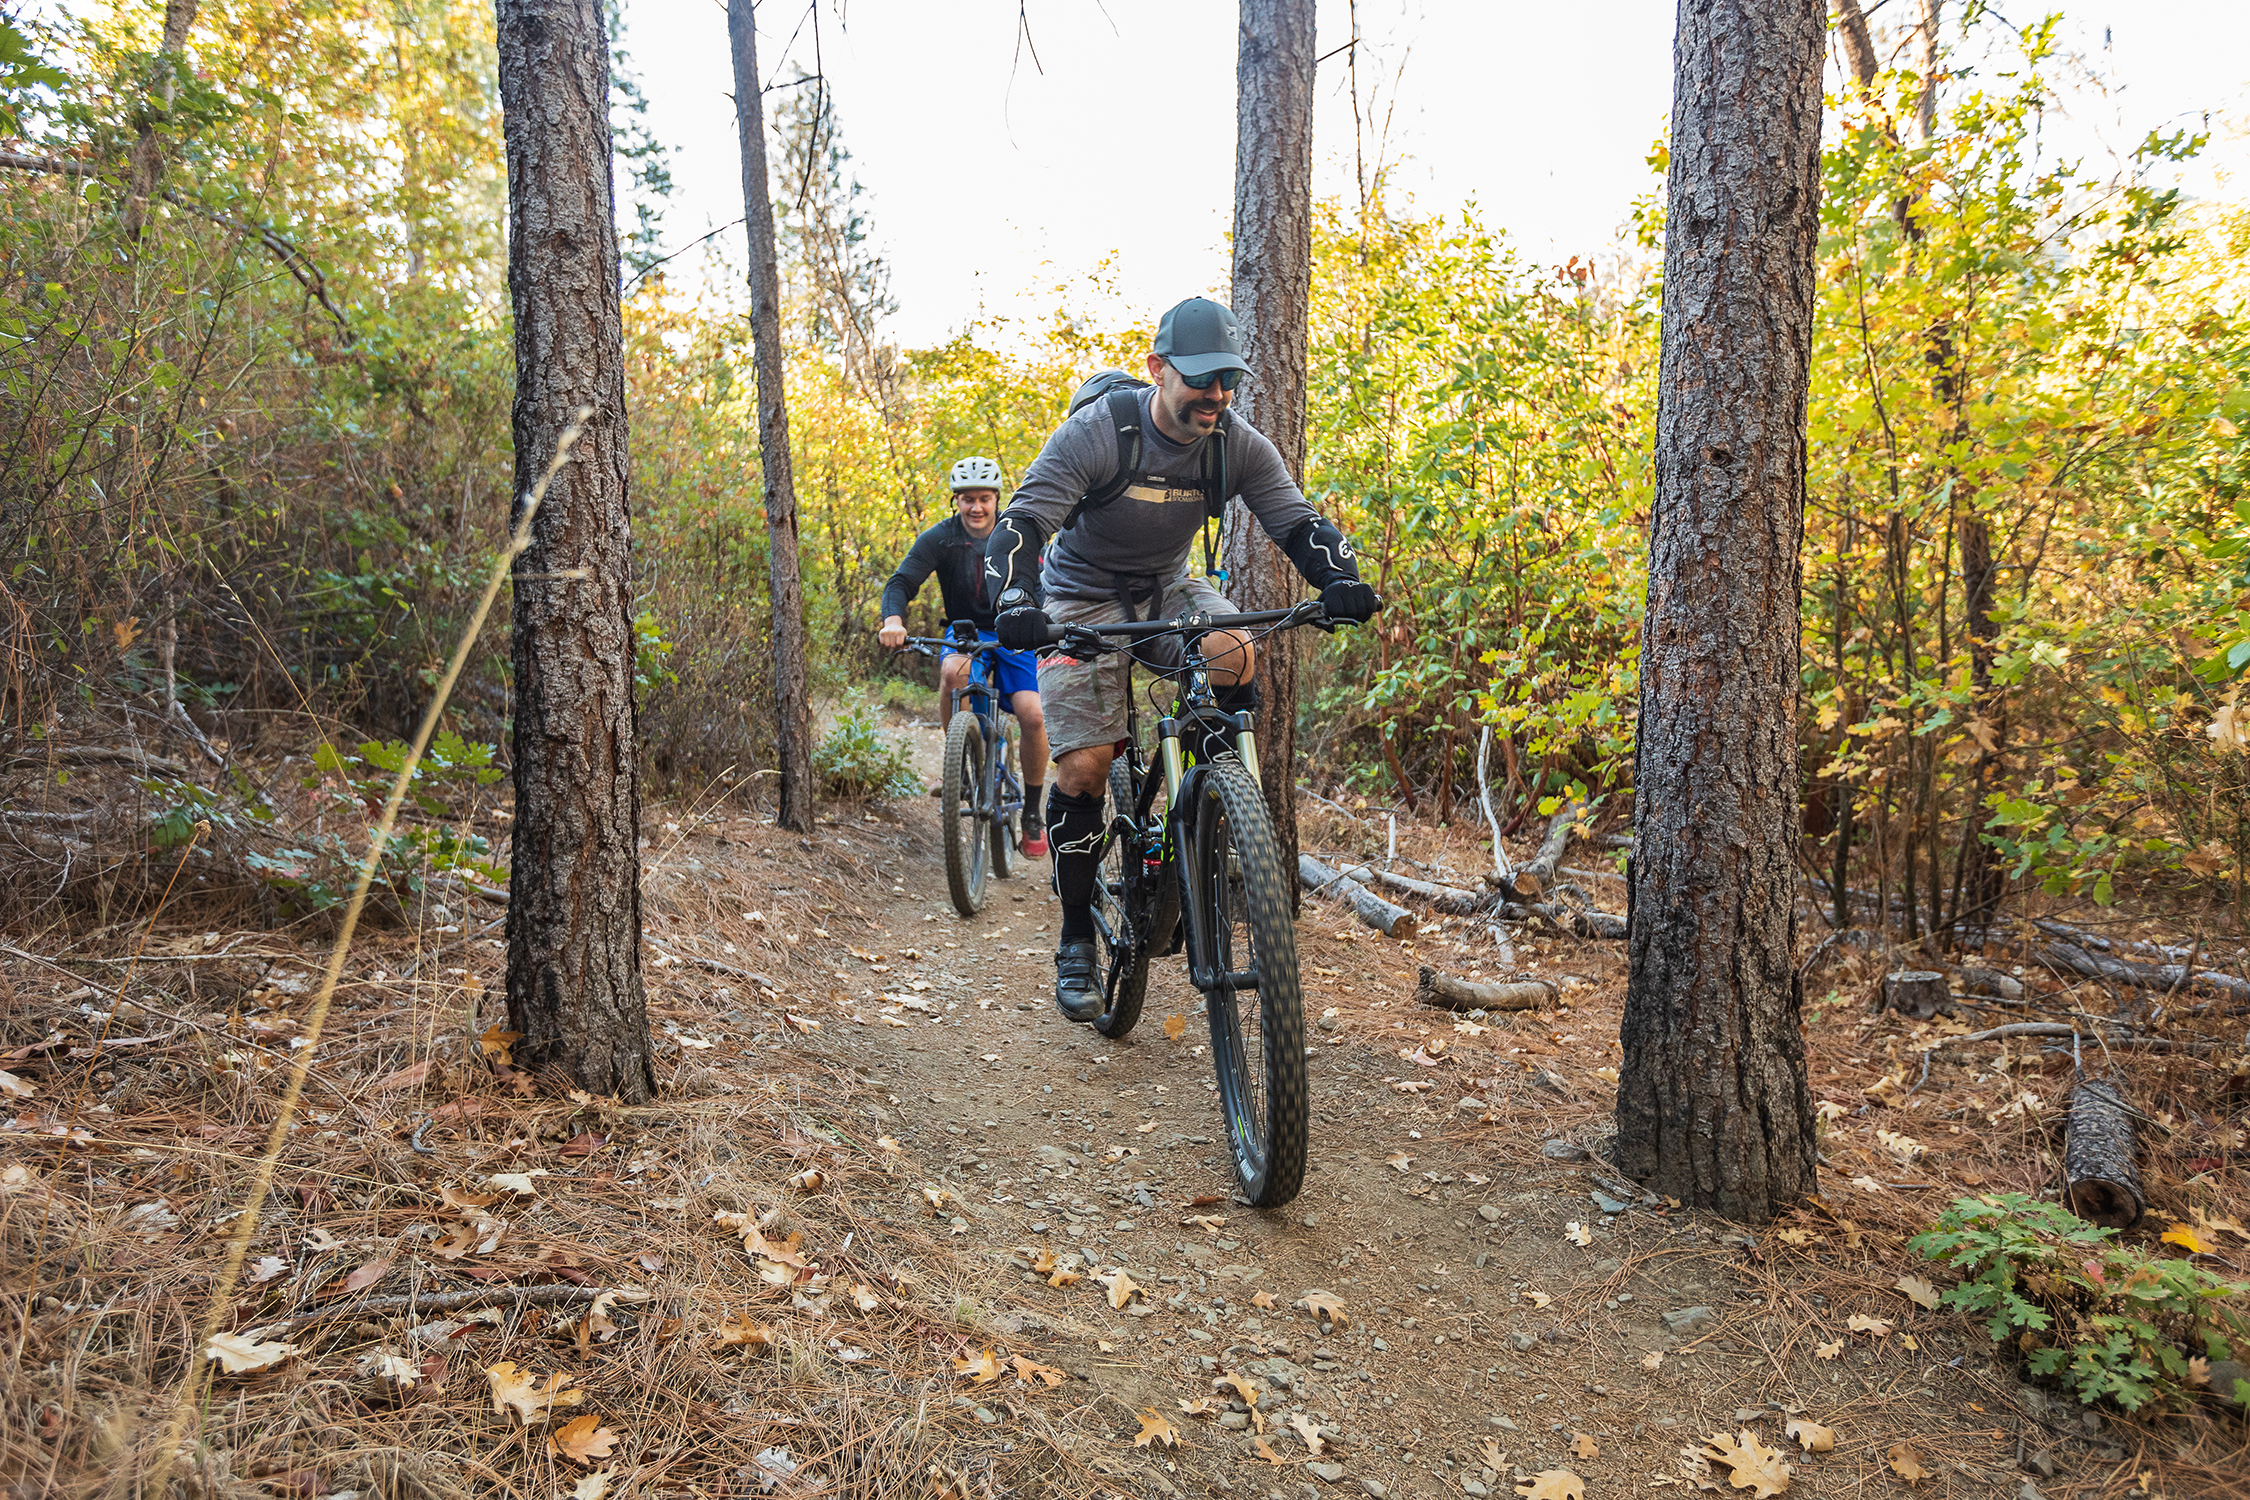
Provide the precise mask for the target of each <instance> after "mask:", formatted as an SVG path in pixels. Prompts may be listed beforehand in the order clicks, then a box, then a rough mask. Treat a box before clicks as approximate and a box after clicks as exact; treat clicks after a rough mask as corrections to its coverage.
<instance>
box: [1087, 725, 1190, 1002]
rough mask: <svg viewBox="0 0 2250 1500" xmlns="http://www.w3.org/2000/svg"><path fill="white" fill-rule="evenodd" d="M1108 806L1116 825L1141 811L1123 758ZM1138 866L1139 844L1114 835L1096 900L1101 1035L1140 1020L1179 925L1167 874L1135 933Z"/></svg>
mask: <svg viewBox="0 0 2250 1500" xmlns="http://www.w3.org/2000/svg"><path fill="white" fill-rule="evenodd" d="M1109 803H1110V819H1111V821H1112V823H1114V822H1115V821H1116V819H1118V818H1120V817H1125V818H1130V817H1131V816H1132V815H1133V814H1134V812H1135V811H1137V807H1136V804H1135V800H1134V796H1133V770H1132V767H1131V766H1130V765H1129V764H1127V762H1126V758H1125V757H1124V756H1122V755H1121V756H1119V757H1118V758H1117V759H1115V760H1113V761H1111V762H1110V763H1109ZM1140 864H1141V849H1140V841H1139V840H1138V839H1134V838H1128V837H1123V836H1119V835H1112V836H1111V838H1110V841H1109V849H1108V850H1107V852H1105V853H1104V854H1103V855H1102V873H1101V878H1100V879H1099V881H1097V882H1096V884H1095V887H1094V900H1095V901H1096V903H1097V904H1098V905H1099V906H1100V908H1101V920H1100V921H1099V922H1097V923H1096V924H1095V927H1096V929H1097V930H1098V931H1099V932H1100V933H1101V934H1102V948H1103V953H1102V989H1103V993H1104V994H1105V995H1107V996H1108V999H1109V1009H1107V1010H1105V1011H1104V1012H1102V1014H1101V1015H1099V1016H1097V1017H1096V1018H1095V1020H1094V1029H1095V1030H1096V1031H1098V1032H1100V1033H1101V1034H1102V1035H1103V1036H1109V1037H1118V1036H1123V1035H1124V1034H1125V1033H1126V1032H1128V1031H1131V1030H1132V1029H1133V1026H1134V1023H1135V1022H1137V1021H1139V1020H1140V1018H1141V1001H1142V1000H1143V999H1144V998H1145V997H1146V996H1147V994H1148V966H1149V962H1150V960H1151V959H1153V958H1155V956H1156V950H1157V949H1158V948H1160V947H1162V946H1164V945H1165V944H1166V943H1168V942H1170V941H1171V938H1172V929H1173V927H1174V926H1175V925H1177V924H1178V922H1179V920H1180V891H1179V886H1178V884H1177V883H1176V882H1175V881H1173V880H1172V879H1170V878H1169V872H1167V877H1166V878H1165V879H1163V880H1162V881H1161V882H1160V883H1159V885H1158V887H1157V889H1156V892H1155V894H1154V896H1153V899H1151V900H1150V901H1149V905H1150V907H1151V910H1150V911H1149V912H1148V913H1147V915H1146V917H1145V918H1144V919H1143V920H1142V921H1141V922H1140V924H1139V927H1138V929H1136V926H1135V922H1134V913H1133V911H1132V910H1131V907H1132V904H1133V902H1132V897H1131V896H1130V894H1129V893H1130V891H1131V890H1132V888H1133V885H1134V883H1135V878H1136V877H1138V876H1140V875H1141V874H1142V871H1141V869H1140V868H1139V867H1140Z"/></svg>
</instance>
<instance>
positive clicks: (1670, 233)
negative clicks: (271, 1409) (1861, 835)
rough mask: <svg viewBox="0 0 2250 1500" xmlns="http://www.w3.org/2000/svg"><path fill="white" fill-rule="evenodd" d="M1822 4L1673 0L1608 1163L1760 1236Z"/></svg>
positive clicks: (1790, 956) (1771, 1169) (1808, 1166)
mask: <svg viewBox="0 0 2250 1500" xmlns="http://www.w3.org/2000/svg"><path fill="white" fill-rule="evenodd" d="M1822 16H1823V6H1822V4H1821V0H1681V5H1680V11H1679V31H1678V35H1677V37H1676V40H1675V43H1674V52H1673V57H1674V64H1673V68H1674V71H1673V113H1672V169H1671V182H1670V186H1669V196H1668V209H1667V215H1668V217H1667V228H1666V233H1665V256H1664V308H1663V353H1662V362H1661V365H1660V368H1659V376H1658V395H1657V437H1656V499H1655V504H1654V506H1653V507H1652V511H1651V518H1650V523H1649V598H1648V612H1647V617H1646V623H1645V625H1644V626H1643V629H1642V633H1641V642H1642V645H1641V651H1642V655H1641V708H1640V727H1639V746H1638V751H1637V755H1638V773H1637V776H1636V778H1635V789H1634V814H1633V821H1634V833H1635V845H1634V859H1633V874H1632V881H1633V887H1632V903H1631V905H1632V913H1633V916H1632V928H1631V937H1630V939H1629V946H1630V954H1631V976H1630V979H1629V982H1628V987H1627V992H1626V1001H1625V1022H1624V1036H1623V1040H1624V1047H1625V1065H1624V1068H1623V1070H1622V1072H1623V1077H1622V1079H1621V1081H1620V1083H1619V1086H1618V1093H1617V1152H1618V1155H1617V1162H1618V1165H1619V1166H1620V1167H1621V1168H1623V1169H1624V1170H1625V1171H1626V1172H1627V1173H1628V1174H1630V1175H1631V1176H1634V1177H1636V1178H1639V1179H1641V1180H1643V1181H1645V1182H1646V1183H1648V1185H1649V1186H1651V1187H1653V1188H1655V1189H1656V1190H1657V1191H1659V1192H1663V1193H1668V1194H1671V1195H1672V1196H1675V1197H1678V1198H1680V1199H1682V1200H1683V1201H1685V1202H1688V1203H1690V1204H1694V1205H1697V1206H1701V1207H1707V1208H1713V1209H1716V1210H1718V1211H1719V1212H1720V1213H1723V1214H1726V1215H1727V1216H1729V1217H1732V1218H1739V1219H1752V1220H1760V1219H1765V1218H1769V1217H1771V1216H1772V1215H1773V1214H1774V1213H1775V1212H1777V1211H1778V1210H1779V1209H1781V1208H1782V1207H1783V1206H1784V1205H1786V1204H1789V1203H1791V1202H1793V1201H1795V1200H1797V1199H1800V1198H1802V1197H1804V1196H1806V1195H1807V1194H1810V1193H1812V1192H1813V1191H1814V1190H1815V1186H1816V1177H1815V1162H1816V1159H1817V1153H1816V1149H1815V1143H1814V1135H1813V1124H1814V1117H1813V1112H1812V1096H1811V1093H1810V1090H1809V1089H1808V1088H1807V1085H1806V1078H1805V1050H1804V1041H1803V1038H1802V1037H1801V1035H1800V1034H1799V1030H1798V1023H1799V1013H1800V1010H1801V1008H1802V997H1801V994H1800V991H1799V989H1798V986H1797V976H1796V968H1795V964H1794V961H1793V960H1794V949H1795V942H1796V910H1797V903H1796V871H1795V861H1794V854H1795V840H1796V833H1797V818H1796V807H1797V794H1798V766H1797V749H1796V726H1797V677H1798V629H1799V615H1798V607H1799V594H1800V592H1801V588H1802V565H1801V563H1800V561H1799V555H1798V554H1799V547H1800V544H1801V542H1802V540H1803V535H1804V501H1805V401H1806V384H1807V378H1808V372H1809V369H1810V363H1811V349H1812V304H1813V243H1814V237H1815V233H1816V231H1817V229H1818V223H1819V216H1818V215H1819V204H1818V194H1819V188H1820V176H1819V165H1820V123H1821V91H1820V84H1821V56H1822V43H1823V26H1822Z"/></svg>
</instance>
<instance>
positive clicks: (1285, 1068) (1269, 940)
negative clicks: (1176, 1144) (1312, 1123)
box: [1187, 761, 1307, 1208]
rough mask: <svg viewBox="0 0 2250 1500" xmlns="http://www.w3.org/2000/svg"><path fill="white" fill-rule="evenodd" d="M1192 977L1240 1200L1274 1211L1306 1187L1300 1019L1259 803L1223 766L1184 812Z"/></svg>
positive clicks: (1283, 905) (1228, 764)
mask: <svg viewBox="0 0 2250 1500" xmlns="http://www.w3.org/2000/svg"><path fill="white" fill-rule="evenodd" d="M1189 827H1190V828H1192V830H1193V832H1192V834H1191V835H1190V839H1189V849H1188V854H1187V857H1188V858H1190V859H1192V860H1194V861H1195V864H1194V867H1193V874H1194V879H1193V881H1192V882H1191V884H1190V885H1189V889H1190V890H1191V891H1193V892H1194V893H1195V897H1194V899H1195V901H1196V905H1197V910H1196V911H1195V912H1194V913H1193V914H1192V917H1191V921H1192V922H1193V924H1194V928H1195V931H1196V934H1197V937H1198V938H1199V942H1198V943H1197V945H1196V947H1195V948H1194V949H1191V950H1190V951H1191V952H1192V953H1193V954H1194V959H1195V963H1196V964H1197V966H1198V967H1199V968H1201V967H1202V966H1204V965H1208V966H1209V969H1208V970H1207V971H1205V972H1204V973H1201V974H1199V975H1198V977H1199V978H1208V979H1210V980H1211V981H1212V983H1211V984H1210V985H1209V986H1208V987H1206V988H1205V989H1204V991H1203V996H1204V1000H1205V1003H1206V1005H1207V1006H1208V1008H1209V1010H1210V1013H1211V1062H1212V1065H1213V1067H1214V1068H1215V1069H1216V1070H1217V1072H1218V1078H1219V1099H1220V1104H1221V1107H1222V1108H1223V1109H1224V1110H1225V1111H1226V1127H1227V1144H1228V1145H1229V1146H1230V1147H1232V1148H1233V1151H1234V1167H1235V1173H1236V1175H1237V1176H1238V1177H1240V1178H1241V1179H1242V1192H1243V1196H1244V1197H1245V1198H1246V1199H1248V1200H1249V1201H1250V1202H1251V1203H1253V1204H1255V1205H1257V1206H1258V1207H1260V1208H1274V1207H1278V1206H1279V1205H1281V1204H1284V1203H1287V1202H1288V1201H1289V1200H1290V1199H1292V1198H1294V1197H1296V1196H1297V1192H1298V1189H1299V1188H1301V1187H1303V1186H1304V1181H1305V1145H1306V1136H1307V1124H1306V1105H1307V1101H1306V1083H1305V1010H1304V999H1303V995H1302V993H1301V991H1300V989H1299V987H1298V978H1297V933H1296V929H1295V927H1294V926H1293V925H1292V923H1291V920H1290V915H1289V887H1288V885H1287V884H1286V883H1285V882H1284V881H1283V879H1282V870H1281V858H1280V852H1279V846H1278V844H1277V842H1276V841H1275V839H1274V834H1273V824H1272V823H1271V821H1269V819H1268V818H1267V815H1266V802H1265V798H1264V797H1263V796H1262V795H1260V793H1259V791H1258V786H1257V783H1256V782H1254V781H1252V780H1251V779H1250V773H1249V772H1248V771H1247V770H1245V769H1244V768H1243V767H1242V766H1240V765H1239V764H1236V763H1234V762H1232V761H1222V762H1220V763H1218V764H1216V765H1211V766H1207V767H1205V768H1204V772H1203V775H1202V776H1200V777H1198V778H1197V779H1196V787H1195V791H1194V793H1193V795H1192V797H1191V799H1190V802H1189Z"/></svg>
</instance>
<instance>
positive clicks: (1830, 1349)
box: [1813, 1339, 1844, 1359]
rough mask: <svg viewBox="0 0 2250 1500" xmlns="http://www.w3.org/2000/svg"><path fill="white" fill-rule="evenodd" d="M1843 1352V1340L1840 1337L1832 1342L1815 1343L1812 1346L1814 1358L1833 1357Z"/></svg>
mask: <svg viewBox="0 0 2250 1500" xmlns="http://www.w3.org/2000/svg"><path fill="white" fill-rule="evenodd" d="M1843 1352H1844V1341H1843V1340H1842V1339H1838V1340H1836V1341H1835V1342H1834V1343H1832V1344H1817V1345H1815V1346H1814V1347H1813V1357H1814V1358H1816V1359H1834V1358H1835V1357H1836V1356H1837V1355H1839V1354H1841V1353H1843Z"/></svg>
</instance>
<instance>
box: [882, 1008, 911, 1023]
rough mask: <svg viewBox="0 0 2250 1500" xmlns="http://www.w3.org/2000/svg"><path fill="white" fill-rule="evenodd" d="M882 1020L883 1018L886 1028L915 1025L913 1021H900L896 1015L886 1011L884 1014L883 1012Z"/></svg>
mask: <svg viewBox="0 0 2250 1500" xmlns="http://www.w3.org/2000/svg"><path fill="white" fill-rule="evenodd" d="M882 1018H883V1024H884V1025H885V1026H911V1025H913V1024H914V1023H913V1022H911V1021H903V1020H900V1019H899V1018H898V1017H897V1016H894V1015H892V1014H891V1013H890V1012H888V1011H884V1012H882Z"/></svg>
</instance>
